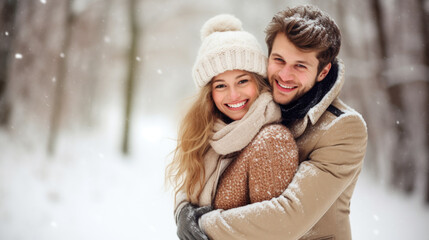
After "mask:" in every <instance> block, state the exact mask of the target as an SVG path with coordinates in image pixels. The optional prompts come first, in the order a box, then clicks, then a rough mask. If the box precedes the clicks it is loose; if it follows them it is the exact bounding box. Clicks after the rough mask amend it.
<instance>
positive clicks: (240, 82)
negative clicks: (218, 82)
mask: <svg viewBox="0 0 429 240" xmlns="http://www.w3.org/2000/svg"><path fill="white" fill-rule="evenodd" d="M247 82H249V80H248V79H243V80H240V81H238V84H244V83H247Z"/></svg>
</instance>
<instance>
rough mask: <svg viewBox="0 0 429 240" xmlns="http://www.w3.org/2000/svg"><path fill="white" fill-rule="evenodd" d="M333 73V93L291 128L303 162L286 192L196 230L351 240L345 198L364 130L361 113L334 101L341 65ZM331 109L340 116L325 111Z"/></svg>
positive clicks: (218, 215)
mask: <svg viewBox="0 0 429 240" xmlns="http://www.w3.org/2000/svg"><path fill="white" fill-rule="evenodd" d="M338 71H339V73H338V79H337V81H336V83H335V84H334V86H333V87H332V89H331V90H330V91H329V92H328V93H327V94H326V95H325V97H324V98H323V99H322V100H321V102H320V103H318V104H317V105H316V106H315V107H313V108H312V109H310V111H309V112H308V114H307V115H306V116H305V117H304V118H303V119H302V120H301V121H299V122H298V123H296V124H294V125H293V126H292V128H291V131H292V133H293V135H294V137H295V139H296V141H297V145H298V148H299V158H300V161H301V162H302V163H301V164H300V166H299V169H298V172H297V174H296V175H295V177H294V179H293V180H292V183H291V184H290V185H289V187H288V188H287V189H286V191H285V192H284V193H283V194H282V196H280V197H278V198H273V199H272V200H270V201H264V202H259V203H253V204H250V205H247V206H243V207H240V208H235V209H231V210H227V211H222V210H215V211H212V212H209V213H207V214H205V215H203V216H202V217H201V218H200V226H201V228H202V229H203V230H204V231H205V233H206V234H207V235H208V236H209V237H210V238H211V239H220V240H227V239H246V240H252V239H270V240H275V239H337V240H338V239H339V240H347V239H351V230H350V222H349V212H350V199H351V197H352V193H353V190H354V187H355V184H356V181H357V178H358V175H359V173H360V171H361V167H362V163H363V159H364V155H365V151H366V144H367V129H366V125H365V122H364V120H363V119H362V117H361V115H360V114H359V113H357V112H355V111H354V110H353V109H351V108H350V107H348V106H347V105H345V104H344V103H343V102H341V100H339V99H338V95H339V93H340V90H341V88H342V85H343V83H344V65H343V64H342V63H341V62H339V70H338ZM330 105H332V106H334V107H335V108H337V109H338V110H340V111H341V112H342V114H341V115H339V114H333V113H332V111H327V109H328V107H329V106H330ZM337 115H339V116H337Z"/></svg>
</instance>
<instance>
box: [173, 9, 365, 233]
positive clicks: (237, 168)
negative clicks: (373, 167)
mask: <svg viewBox="0 0 429 240" xmlns="http://www.w3.org/2000/svg"><path fill="white" fill-rule="evenodd" d="M201 38H202V45H201V47H200V49H199V52H198V56H197V59H196V62H195V65H194V67H193V70H192V72H193V80H194V82H195V84H196V86H197V88H198V89H199V92H198V95H197V96H196V98H195V101H194V102H193V104H192V106H191V107H190V109H189V110H188V112H187V113H186V115H185V116H184V119H183V121H182V124H181V125H180V128H179V134H178V142H177V147H176V149H175V151H174V157H173V161H172V162H171V164H170V165H169V166H168V167H167V174H168V176H169V177H170V179H172V181H173V183H174V185H175V198H176V199H175V212H174V214H175V218H176V223H177V235H178V237H179V238H180V239H187V240H190V239H222V240H223V239H246V240H248V239H341V240H344V239H351V229H350V221H349V212H350V199H351V197H352V194H353V190H354V187H355V184H356V181H357V178H358V175H359V173H360V171H361V168H362V163H363V159H364V155H365V151H366V144H367V129H366V125H365V122H364V120H363V119H362V117H361V116H360V114H359V113H357V112H356V111H354V110H353V109H352V108H350V107H348V106H347V105H346V104H344V103H343V102H342V101H341V100H340V99H339V98H338V96H339V94H340V91H341V88H342V85H343V83H344V65H343V63H342V62H341V60H339V59H338V58H337V55H338V53H339V50H340V45H341V34H340V30H339V28H338V26H337V25H336V24H335V22H334V21H333V19H332V18H331V17H330V16H328V15H327V14H326V13H324V12H322V11H321V10H319V9H318V8H316V7H314V6H308V5H305V6H298V7H295V8H287V9H285V10H283V11H280V12H279V13H277V14H276V15H275V16H274V17H273V19H272V21H271V22H270V23H269V24H268V26H267V28H266V38H265V40H266V44H267V47H268V57H266V54H265V53H264V52H263V51H262V48H261V45H260V44H259V43H258V41H257V40H256V38H255V37H254V36H253V35H251V34H250V33H248V32H246V31H244V30H243V29H242V27H241V21H240V20H238V19H237V18H235V17H234V16H232V15H226V14H223V15H218V16H215V17H213V18H211V19H209V20H208V21H207V22H206V23H205V24H204V25H203V27H202V29H201Z"/></svg>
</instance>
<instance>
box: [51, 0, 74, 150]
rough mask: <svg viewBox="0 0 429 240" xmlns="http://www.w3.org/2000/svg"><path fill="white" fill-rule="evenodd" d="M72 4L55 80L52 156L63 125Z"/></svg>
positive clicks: (66, 21)
mask: <svg viewBox="0 0 429 240" xmlns="http://www.w3.org/2000/svg"><path fill="white" fill-rule="evenodd" d="M72 4H73V0H68V1H67V4H66V9H65V13H66V19H65V26H64V30H65V35H64V40H63V46H62V49H63V53H62V55H61V56H60V58H59V62H58V68H57V77H56V80H55V90H54V94H55V95H54V102H53V109H52V113H51V121H50V129H49V136H48V149H47V150H48V153H49V154H50V155H52V154H54V152H55V145H56V142H57V138H58V132H59V128H60V123H61V112H62V107H63V104H64V103H63V101H64V85H65V79H66V76H67V58H68V56H69V49H70V41H71V37H72V25H73V21H74V16H73V13H72Z"/></svg>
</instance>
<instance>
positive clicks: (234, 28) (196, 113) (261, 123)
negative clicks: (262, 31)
mask: <svg viewBox="0 0 429 240" xmlns="http://www.w3.org/2000/svg"><path fill="white" fill-rule="evenodd" d="M201 37H202V45H201V48H200V50H199V53H198V57H197V60H196V62H195V65H194V68H193V79H194V81H195V83H196V85H197V87H198V88H199V90H200V91H199V94H198V97H197V99H196V100H195V101H194V103H193V105H192V106H191V108H190V110H189V111H188V112H187V114H186V115H185V117H184V119H183V121H182V124H181V126H180V129H179V135H178V145H177V148H176V149H175V152H174V158H173V162H172V163H171V164H170V165H169V166H168V168H167V173H168V174H169V176H170V177H172V179H173V182H174V183H175V185H176V189H175V190H176V206H175V215H176V220H177V217H178V215H180V212H181V209H182V208H183V206H185V205H187V204H189V202H190V203H192V204H193V205H197V206H214V207H215V208H221V209H229V208H234V207H238V206H243V205H245V204H249V203H252V202H258V201H263V200H269V199H271V198H272V197H276V196H279V195H280V194H281V193H282V192H283V191H284V190H285V189H286V187H287V185H288V184H289V183H290V181H291V180H292V177H293V175H294V173H295V171H296V169H297V165H298V150H297V147H296V144H295V142H294V139H293V137H292V134H291V133H290V132H289V130H288V129H287V128H286V127H284V126H283V125H281V124H278V122H279V121H280V118H281V113H280V109H279V107H278V106H277V104H275V103H274V102H273V100H272V96H271V94H270V89H269V85H268V83H267V81H266V79H264V77H266V57H265V55H264V54H263V52H262V48H261V46H260V45H259V43H258V42H257V40H256V38H255V37H254V36H253V35H251V34H249V33H248V32H245V31H243V30H242V28H241V22H240V20H238V19H237V18H235V17H233V16H231V15H219V16H216V17H214V18H212V19H210V20H208V21H207V22H206V23H205V24H204V26H203V28H202V29H201ZM179 231H180V230H179Z"/></svg>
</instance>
